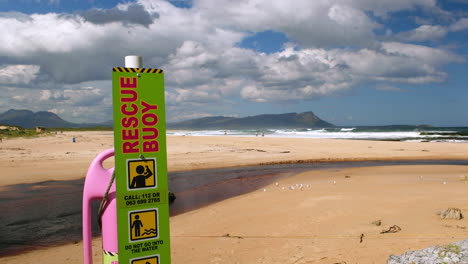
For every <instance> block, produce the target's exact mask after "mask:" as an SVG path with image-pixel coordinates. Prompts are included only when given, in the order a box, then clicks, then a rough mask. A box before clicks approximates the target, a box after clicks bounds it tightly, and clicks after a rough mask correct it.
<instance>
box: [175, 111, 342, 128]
mask: <svg viewBox="0 0 468 264" xmlns="http://www.w3.org/2000/svg"><path fill="white" fill-rule="evenodd" d="M333 126H334V125H333V124H330V123H328V122H326V121H324V120H322V119H320V118H319V117H317V116H316V115H315V114H314V113H313V112H304V113H286V114H266V115H256V116H248V117H242V118H236V117H225V116H213V117H203V118H198V119H191V120H187V121H182V122H178V123H170V124H168V125H167V127H168V129H264V128H313V127H321V128H324V127H333Z"/></svg>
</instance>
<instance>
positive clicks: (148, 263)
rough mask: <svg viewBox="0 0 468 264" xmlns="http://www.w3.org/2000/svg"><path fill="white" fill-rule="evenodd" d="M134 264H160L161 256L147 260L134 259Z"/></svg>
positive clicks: (147, 258)
mask: <svg viewBox="0 0 468 264" xmlns="http://www.w3.org/2000/svg"><path fill="white" fill-rule="evenodd" d="M132 264H159V255H155V256H151V257H146V258H139V259H132Z"/></svg>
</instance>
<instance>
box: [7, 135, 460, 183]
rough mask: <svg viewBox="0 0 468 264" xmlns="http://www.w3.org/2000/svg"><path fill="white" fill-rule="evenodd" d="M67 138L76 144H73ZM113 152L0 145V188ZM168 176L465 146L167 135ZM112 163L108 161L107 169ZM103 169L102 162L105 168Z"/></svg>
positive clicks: (101, 141)
mask: <svg viewBox="0 0 468 264" xmlns="http://www.w3.org/2000/svg"><path fill="white" fill-rule="evenodd" d="M72 137H73V138H75V139H76V143H73V142H72ZM111 147H113V135H112V134H111V133H107V134H103V133H102V132H100V131H95V132H81V131H80V132H63V133H62V134H58V135H48V136H44V137H38V138H28V139H22V138H15V139H8V140H4V141H3V142H2V143H0V167H1V168H3V169H4V171H3V172H4V173H5V174H6V175H20V176H19V177H2V178H1V179H0V188H1V187H2V186H6V185H11V184H15V183H33V182H40V181H47V180H63V179H79V178H83V177H84V176H85V175H86V171H87V169H88V166H89V164H90V163H91V161H92V159H93V158H94V157H95V156H96V155H97V154H99V153H100V152H102V151H104V150H106V149H108V148H111ZM167 151H168V158H167V159H168V171H171V172H172V171H189V170H197V169H210V168H225V167H237V166H255V165H271V164H292V163H304V162H306V163H310V162H348V161H369V160H415V159H432V160H434V159H440V160H442V159H446V160H465V159H468V157H467V155H466V153H468V144H463V143H446V142H393V141H366V140H342V139H301V138H268V137H264V138H255V137H252V138H250V137H233V136H228V137H226V136H213V137H212V136H203V137H197V136H167ZM112 162H113V159H109V162H108V163H107V166H108V167H111V166H112V165H111V164H112ZM105 164H106V163H105Z"/></svg>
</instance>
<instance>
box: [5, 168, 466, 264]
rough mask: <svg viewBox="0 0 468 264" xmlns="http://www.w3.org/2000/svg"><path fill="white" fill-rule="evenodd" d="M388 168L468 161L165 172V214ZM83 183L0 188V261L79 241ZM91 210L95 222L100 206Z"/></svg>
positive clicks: (96, 202) (94, 224)
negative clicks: (278, 184)
mask: <svg viewBox="0 0 468 264" xmlns="http://www.w3.org/2000/svg"><path fill="white" fill-rule="evenodd" d="M392 165H468V161H466V160H412V161H359V162H330V163H299V164H279V165H262V166H248V167H233V168H220V169H206V170H194V171H181V172H169V186H170V188H169V189H170V191H171V192H173V193H175V195H176V197H177V198H176V200H175V202H174V203H172V204H171V206H170V213H171V216H174V215H177V214H182V213H185V212H188V211H191V210H195V209H197V208H200V207H203V206H206V205H209V204H212V203H215V202H219V201H222V200H225V199H228V198H230V197H234V196H237V195H241V194H245V193H249V192H252V191H255V190H258V189H260V188H262V187H264V186H266V185H269V184H271V183H273V182H275V181H276V180H278V179H280V178H284V177H289V176H292V175H296V174H298V173H302V172H305V171H310V170H323V169H343V168H352V167H368V166H392ZM83 184H84V179H83V178H82V179H78V180H67V181H44V182H38V183H29V184H16V185H10V186H5V187H0V212H1V214H0V223H1V225H0V234H1V235H0V257H2V256H6V255H13V254H19V253H21V252H24V251H28V250H33V249H37V248H43V247H48V246H52V245H60V244H65V243H77V242H79V241H81V240H82V235H81V202H82V191H83ZM93 205H94V209H93V212H95V213H94V214H93V216H94V217H95V216H96V215H97V208H98V206H99V201H95V202H94V204H93ZM93 228H94V229H93V235H94V236H98V235H99V230H98V225H97V219H93Z"/></svg>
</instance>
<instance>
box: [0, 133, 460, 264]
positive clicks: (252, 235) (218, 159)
mask: <svg viewBox="0 0 468 264" xmlns="http://www.w3.org/2000/svg"><path fill="white" fill-rule="evenodd" d="M72 138H75V142H73V141H72ZM112 144H113V142H112V133H110V132H65V133H59V134H57V135H50V136H43V137H38V138H30V139H19V138H18V139H7V140H4V141H3V142H2V143H0V156H1V159H0V166H1V168H2V170H3V173H2V176H1V180H0V191H1V189H2V188H5V187H7V186H8V185H13V184H19V183H34V182H41V181H47V180H58V181H59V180H70V179H79V178H82V177H84V175H85V173H86V170H87V167H88V165H89V163H90V162H91V160H92V159H93V158H94V157H95V156H96V155H97V154H98V153H99V152H101V151H103V150H105V149H107V148H110V147H112ZM167 145H168V167H169V168H168V169H169V171H184V170H195V169H206V168H223V167H235V166H247V165H261V164H279V163H291V164H293V163H301V162H346V161H366V160H418V159H425V160H442V159H443V160H467V156H466V153H468V144H463V143H435V142H431V143H427V142H424V143H423V142H385V141H365V140H332V139H300V138H288V139H285V138H268V137H264V138H263V137H262V138H260V137H258V138H257V137H232V136H218V137H212V136H210V137H194V136H168V138H167ZM111 164H112V161H109V162H108V163H107V164H106V165H107V166H112V165H111ZM466 175H468V168H467V166H461V165H424V166H422V165H418V166H379V167H362V168H335V169H326V170H314V171H308V172H303V173H300V174H297V175H291V177H287V178H282V179H280V180H277V182H274V183H272V184H270V185H268V186H265V187H263V188H260V189H259V190H256V191H254V192H251V193H248V194H245V195H241V196H237V197H233V198H230V199H227V200H224V201H221V202H219V203H215V204H211V205H209V206H206V207H203V208H200V209H197V210H194V211H191V212H188V213H183V214H180V215H177V216H174V217H171V249H172V259H173V261H172V262H173V263H385V261H386V259H388V256H389V255H391V254H402V253H404V252H405V251H408V250H416V249H420V248H424V247H427V246H431V245H436V244H444V243H451V242H455V241H458V240H462V239H465V238H466V232H467V227H468V222H467V220H466V219H462V220H442V219H440V216H439V215H437V212H440V210H442V209H444V208H449V207H457V208H460V209H461V210H462V212H466V211H468V207H467V205H466V204H467V203H466V199H467V198H465V197H464V196H466V195H465V194H466V189H467V188H468V182H467V181H465V180H464V179H465V178H464V176H466ZM176 203H177V200H176ZM378 221H380V225H377V224H376V223H377V222H378ZM392 226H398V228H400V230H398V231H397V232H395V233H392V232H388V233H381V232H382V231H385V230H390V228H391V227H392ZM394 230H397V229H394ZM94 244H95V245H94V252H95V263H100V262H101V252H100V250H99V248H100V239H99V238H96V239H95V241H94ZM0 260H1V262H2V263H37V262H38V260H41V262H44V263H52V264H54V263H82V245H81V242H80V241H76V243H72V244H67V245H61V246H50V247H46V248H43V249H38V250H34V251H29V252H25V253H23V254H19V255H14V256H2V257H1V258H0Z"/></svg>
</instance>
